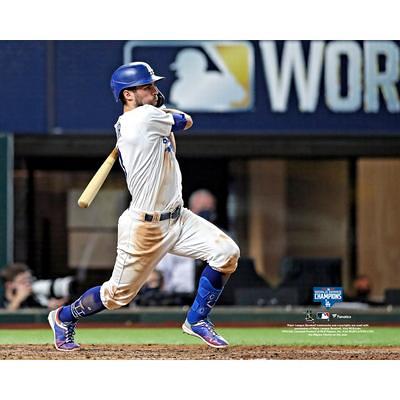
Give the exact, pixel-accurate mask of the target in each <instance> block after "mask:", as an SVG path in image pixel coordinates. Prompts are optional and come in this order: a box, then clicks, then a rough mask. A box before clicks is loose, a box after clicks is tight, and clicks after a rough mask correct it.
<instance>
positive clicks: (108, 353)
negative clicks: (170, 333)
mask: <svg viewBox="0 0 400 400" xmlns="http://www.w3.org/2000/svg"><path fill="white" fill-rule="evenodd" d="M256 359H264V360H400V347H392V346H390V347H389V346H387V347H372V346H365V347H355V346H318V347H317V346H230V347H228V348H226V349H213V348H211V347H207V346H205V345H156V344H149V345H129V344H127V345H90V344H85V345H82V347H81V349H80V350H78V351H73V352H61V351H57V350H55V349H54V347H53V346H52V345H49V344H47V345H0V360H256Z"/></svg>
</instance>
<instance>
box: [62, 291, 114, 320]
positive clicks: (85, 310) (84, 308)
mask: <svg viewBox="0 0 400 400" xmlns="http://www.w3.org/2000/svg"><path fill="white" fill-rule="evenodd" d="M100 288H101V286H96V287H93V288H91V289H89V290H87V291H86V292H85V293H83V295H82V296H81V297H79V299H78V300H76V301H74V302H73V303H72V304H70V305H69V306H64V307H63V308H62V309H61V311H60V314H59V318H60V320H61V321H62V322H76V321H77V320H78V319H79V318H82V317H87V316H88V315H93V314H96V313H98V312H100V311H102V310H104V309H105V308H106V307H104V304H103V302H102V301H101V298H100Z"/></svg>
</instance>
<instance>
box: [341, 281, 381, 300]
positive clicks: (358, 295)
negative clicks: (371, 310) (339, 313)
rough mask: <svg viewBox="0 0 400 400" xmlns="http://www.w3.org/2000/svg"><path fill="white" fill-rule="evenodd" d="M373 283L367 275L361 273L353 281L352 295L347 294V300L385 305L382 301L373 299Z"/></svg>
mask: <svg viewBox="0 0 400 400" xmlns="http://www.w3.org/2000/svg"><path fill="white" fill-rule="evenodd" d="M371 290H372V284H371V281H370V279H369V277H368V276H367V275H359V276H357V277H356V278H355V279H354V281H353V288H352V296H347V298H346V301H351V302H357V303H365V304H368V305H371V306H379V305H383V303H382V302H378V301H374V300H371V298H370V294H371Z"/></svg>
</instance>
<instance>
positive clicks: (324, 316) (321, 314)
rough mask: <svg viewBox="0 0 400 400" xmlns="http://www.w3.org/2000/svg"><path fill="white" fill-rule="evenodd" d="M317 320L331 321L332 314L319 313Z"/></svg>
mask: <svg viewBox="0 0 400 400" xmlns="http://www.w3.org/2000/svg"><path fill="white" fill-rule="evenodd" d="M317 318H318V319H325V320H328V321H329V318H330V314H329V313H328V312H319V313H317Z"/></svg>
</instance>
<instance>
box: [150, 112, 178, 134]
mask: <svg viewBox="0 0 400 400" xmlns="http://www.w3.org/2000/svg"><path fill="white" fill-rule="evenodd" d="M148 113H149V118H148V125H149V126H148V128H149V131H151V132H155V133H157V134H159V135H160V136H169V135H170V134H171V128H172V125H174V117H173V116H172V114H170V113H166V112H164V111H162V110H160V109H159V108H156V107H153V106H148Z"/></svg>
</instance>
